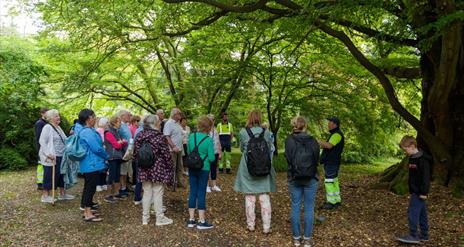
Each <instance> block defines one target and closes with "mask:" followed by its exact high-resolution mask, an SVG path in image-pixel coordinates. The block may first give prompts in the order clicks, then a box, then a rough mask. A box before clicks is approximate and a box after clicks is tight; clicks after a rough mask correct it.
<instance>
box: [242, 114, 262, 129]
mask: <svg viewBox="0 0 464 247" xmlns="http://www.w3.org/2000/svg"><path fill="white" fill-rule="evenodd" d="M253 126H261V112H260V111H258V110H253V111H251V112H250V113H248V118H247V121H246V127H247V128H251V127H253Z"/></svg>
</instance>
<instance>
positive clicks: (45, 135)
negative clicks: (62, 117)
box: [39, 125, 55, 160]
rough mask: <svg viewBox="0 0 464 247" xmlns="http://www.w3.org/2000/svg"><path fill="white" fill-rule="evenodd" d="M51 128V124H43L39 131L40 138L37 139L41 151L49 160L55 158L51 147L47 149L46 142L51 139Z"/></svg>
mask: <svg viewBox="0 0 464 247" xmlns="http://www.w3.org/2000/svg"><path fill="white" fill-rule="evenodd" d="M51 130H52V126H51V125H50V126H48V125H45V126H44V127H43V128H42V133H40V139H39V144H40V148H41V149H42V152H43V153H44V154H45V156H47V158H48V159H50V160H54V159H55V154H54V153H53V151H52V150H51V149H49V148H48V147H49V146H48V144H49V142H51V141H53V139H52V134H53V132H51Z"/></svg>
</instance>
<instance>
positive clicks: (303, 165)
mask: <svg viewBox="0 0 464 247" xmlns="http://www.w3.org/2000/svg"><path fill="white" fill-rule="evenodd" d="M291 124H292V126H293V133H292V134H290V135H289V136H288V137H287V139H286V140H285V158H286V159H287V163H288V171H287V179H288V190H289V192H290V200H291V203H290V204H291V213H290V214H291V217H290V221H291V224H292V233H293V240H294V244H295V246H300V244H301V242H303V243H304V246H305V247H309V246H311V235H312V231H313V224H314V205H315V201H316V194H317V187H318V185H319V178H318V174H317V164H318V162H319V151H320V149H319V144H318V143H317V141H316V139H314V138H313V137H312V136H310V135H308V134H307V133H306V126H307V125H306V120H305V119H304V118H303V117H302V116H297V117H295V118H293V119H292V121H291ZM303 201H304V227H303V229H304V231H303V233H304V235H303V237H304V239H303V241H301V230H300V215H301V204H302V202H303Z"/></svg>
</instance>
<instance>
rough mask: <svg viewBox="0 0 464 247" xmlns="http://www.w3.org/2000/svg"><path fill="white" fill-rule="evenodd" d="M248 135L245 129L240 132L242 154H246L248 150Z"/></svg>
mask: <svg viewBox="0 0 464 247" xmlns="http://www.w3.org/2000/svg"><path fill="white" fill-rule="evenodd" d="M248 139H249V137H248V133H247V132H246V130H245V128H243V129H241V130H240V152H242V153H243V152H244V151H245V148H246V142H247V141H248Z"/></svg>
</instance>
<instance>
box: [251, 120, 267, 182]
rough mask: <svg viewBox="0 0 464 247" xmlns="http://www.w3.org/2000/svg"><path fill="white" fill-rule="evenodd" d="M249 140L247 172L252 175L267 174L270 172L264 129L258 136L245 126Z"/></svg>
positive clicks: (260, 175)
mask: <svg viewBox="0 0 464 247" xmlns="http://www.w3.org/2000/svg"><path fill="white" fill-rule="evenodd" d="M246 131H247V133H248V136H250V140H249V141H248V145H247V153H246V164H247V168H248V173H250V175H251V176H254V177H262V176H267V175H269V173H271V157H270V153H269V147H268V145H267V142H266V140H265V139H264V131H265V129H263V131H262V132H261V134H259V136H258V137H255V136H254V135H253V132H251V129H250V128H246Z"/></svg>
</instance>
